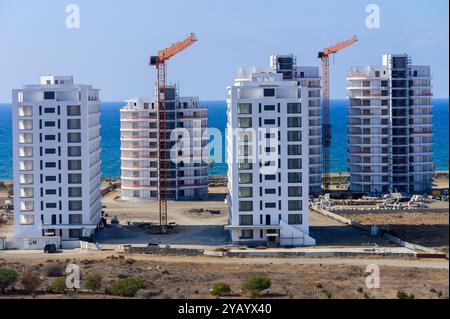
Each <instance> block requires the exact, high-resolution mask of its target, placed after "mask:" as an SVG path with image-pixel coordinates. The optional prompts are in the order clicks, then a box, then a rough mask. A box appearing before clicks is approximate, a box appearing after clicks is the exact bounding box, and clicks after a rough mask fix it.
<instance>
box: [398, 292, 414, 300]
mask: <svg viewBox="0 0 450 319" xmlns="http://www.w3.org/2000/svg"><path fill="white" fill-rule="evenodd" d="M397 298H398V299H414V298H415V296H414V295H413V294H410V295H408V294H407V293H406V292H404V291H400V290H399V291H397Z"/></svg>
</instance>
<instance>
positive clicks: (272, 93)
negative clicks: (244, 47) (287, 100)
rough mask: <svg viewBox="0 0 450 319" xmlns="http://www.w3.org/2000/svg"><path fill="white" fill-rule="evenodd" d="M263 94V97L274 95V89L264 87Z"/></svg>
mask: <svg viewBox="0 0 450 319" xmlns="http://www.w3.org/2000/svg"><path fill="white" fill-rule="evenodd" d="M264 96H265V97H271V96H275V89H264Z"/></svg>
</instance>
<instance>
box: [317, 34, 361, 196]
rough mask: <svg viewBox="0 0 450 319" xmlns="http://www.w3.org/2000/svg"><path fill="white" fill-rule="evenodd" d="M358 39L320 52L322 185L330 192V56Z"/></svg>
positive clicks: (355, 38) (354, 38) (352, 39)
mask: <svg viewBox="0 0 450 319" xmlns="http://www.w3.org/2000/svg"><path fill="white" fill-rule="evenodd" d="M357 41H358V38H357V37H356V36H354V37H353V38H351V39H350V40H347V41H343V42H339V43H337V44H335V45H332V46H330V47H328V48H326V49H324V50H323V51H321V52H319V59H320V60H322V74H323V108H322V121H323V124H322V146H323V150H322V153H323V154H322V155H323V177H322V184H323V186H324V190H325V191H328V190H330V145H331V126H330V55H332V54H335V53H337V52H338V51H340V50H342V49H345V48H346V47H348V46H350V45H352V44H354V43H355V42H357Z"/></svg>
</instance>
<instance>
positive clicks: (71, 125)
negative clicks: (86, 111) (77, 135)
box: [67, 119, 81, 130]
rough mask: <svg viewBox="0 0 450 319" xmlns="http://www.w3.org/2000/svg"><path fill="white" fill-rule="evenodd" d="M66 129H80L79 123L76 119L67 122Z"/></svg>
mask: <svg viewBox="0 0 450 319" xmlns="http://www.w3.org/2000/svg"><path fill="white" fill-rule="evenodd" d="M67 129H69V130H79V129H81V121H80V120H77V119H68V120H67Z"/></svg>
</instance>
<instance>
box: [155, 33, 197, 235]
mask: <svg viewBox="0 0 450 319" xmlns="http://www.w3.org/2000/svg"><path fill="white" fill-rule="evenodd" d="M196 41H197V38H196V37H195V34H193V33H191V34H190V35H189V36H188V37H187V38H186V39H184V40H183V41H179V42H177V43H175V44H173V45H171V46H170V47H168V48H166V49H164V50H161V51H159V52H158V55H157V56H152V57H150V65H151V66H154V67H156V73H157V74H156V76H157V80H156V105H157V107H158V112H157V136H158V150H159V155H158V200H159V224H160V227H161V233H166V232H167V226H168V219H167V198H168V180H167V170H168V168H169V167H168V161H169V160H170V158H168V154H170V151H169V150H167V139H168V137H167V133H168V132H167V112H166V111H167V105H166V86H167V64H166V61H168V60H169V59H170V58H171V57H173V56H175V55H177V54H178V53H180V52H181V51H183V50H185V49H186V48H188V47H189V46H191V45H192V44H193V43H194V42H196Z"/></svg>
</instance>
